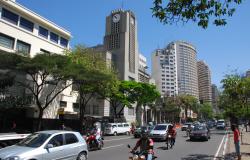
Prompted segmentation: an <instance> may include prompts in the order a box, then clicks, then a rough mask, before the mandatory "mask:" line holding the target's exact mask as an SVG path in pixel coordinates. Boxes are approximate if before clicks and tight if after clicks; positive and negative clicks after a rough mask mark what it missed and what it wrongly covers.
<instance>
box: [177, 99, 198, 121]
mask: <svg viewBox="0 0 250 160" xmlns="http://www.w3.org/2000/svg"><path fill="white" fill-rule="evenodd" d="M176 98H177V104H178V105H179V106H180V107H181V108H182V109H184V110H185V116H186V118H187V116H188V110H193V111H194V112H197V106H198V100H197V98H195V97H194V96H191V95H179V96H177V97H176Z"/></svg>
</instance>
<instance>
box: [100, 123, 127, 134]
mask: <svg viewBox="0 0 250 160" xmlns="http://www.w3.org/2000/svg"><path fill="white" fill-rule="evenodd" d="M104 134H105V135H115V136H116V135H118V134H127V135H129V134H130V125H129V124H128V123H108V124H106V126H105V130H104Z"/></svg>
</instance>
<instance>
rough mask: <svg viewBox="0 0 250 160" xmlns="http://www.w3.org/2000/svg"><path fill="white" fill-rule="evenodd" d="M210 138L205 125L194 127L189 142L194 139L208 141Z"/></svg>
mask: <svg viewBox="0 0 250 160" xmlns="http://www.w3.org/2000/svg"><path fill="white" fill-rule="evenodd" d="M210 137H211V135H210V130H209V129H208V128H207V126H205V125H199V126H198V125H197V126H195V127H194V129H193V130H192V131H191V133H190V140H191V141H192V140H194V139H204V140H206V141H207V140H208V139H210Z"/></svg>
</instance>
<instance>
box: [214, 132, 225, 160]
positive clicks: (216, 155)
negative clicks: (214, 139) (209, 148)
mask: <svg viewBox="0 0 250 160" xmlns="http://www.w3.org/2000/svg"><path fill="white" fill-rule="evenodd" d="M225 136H226V135H224V136H223V138H222V140H221V143H220V145H219V148H218V150H217V152H216V154H215V155H214V160H216V159H217V157H218V155H219V153H220V149H221V146H222V144H223V142H224V139H225Z"/></svg>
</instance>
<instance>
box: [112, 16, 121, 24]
mask: <svg viewBox="0 0 250 160" xmlns="http://www.w3.org/2000/svg"><path fill="white" fill-rule="evenodd" d="M119 20H120V14H115V15H114V16H113V22H114V23H116V22H118V21H119Z"/></svg>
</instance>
